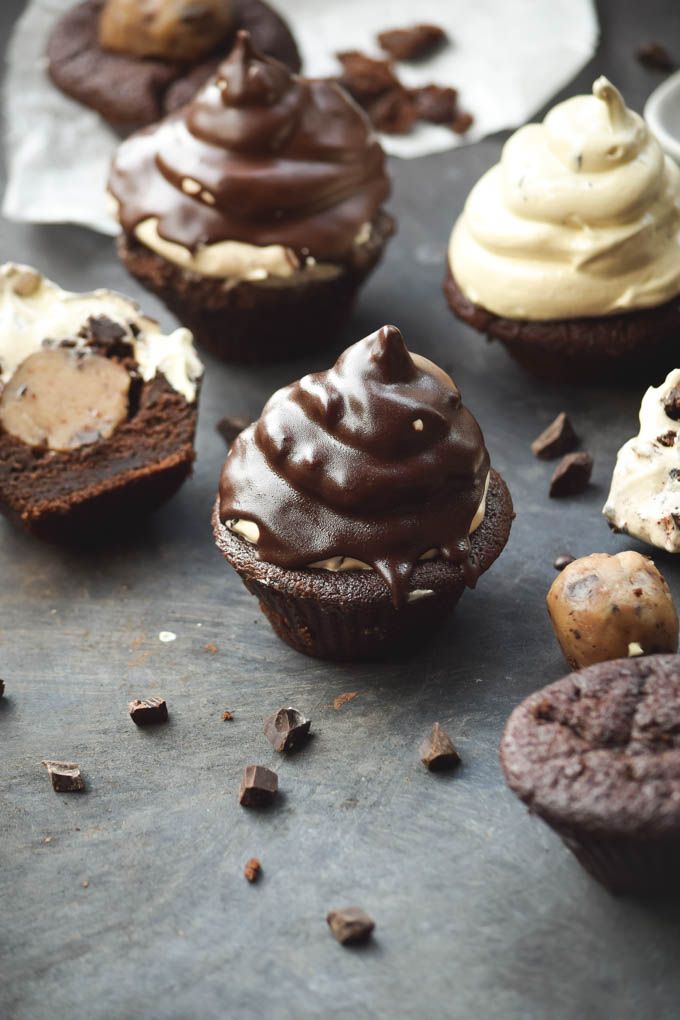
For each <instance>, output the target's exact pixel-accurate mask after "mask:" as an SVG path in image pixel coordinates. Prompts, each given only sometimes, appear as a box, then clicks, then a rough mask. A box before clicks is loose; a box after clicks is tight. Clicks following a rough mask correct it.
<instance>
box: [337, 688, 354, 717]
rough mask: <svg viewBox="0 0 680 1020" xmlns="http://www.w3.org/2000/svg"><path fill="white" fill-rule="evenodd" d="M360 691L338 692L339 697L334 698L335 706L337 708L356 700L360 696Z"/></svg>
mask: <svg viewBox="0 0 680 1020" xmlns="http://www.w3.org/2000/svg"><path fill="white" fill-rule="evenodd" d="M358 694H359V692H358V691H347V692H346V693H345V694H338V696H337V698H334V699H333V708H334V709H335V710H336V712H337V710H338V709H339V708H342V706H343V705H346V704H347V702H348V701H354V699H355V698H356V697H357V696H358Z"/></svg>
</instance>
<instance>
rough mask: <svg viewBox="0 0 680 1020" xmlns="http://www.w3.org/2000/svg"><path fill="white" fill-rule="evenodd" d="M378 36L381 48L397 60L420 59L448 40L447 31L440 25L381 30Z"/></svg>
mask: <svg viewBox="0 0 680 1020" xmlns="http://www.w3.org/2000/svg"><path fill="white" fill-rule="evenodd" d="M377 38H378V42H379V43H380V48H381V49H383V50H384V51H385V53H389V55H390V56H391V57H393V58H394V59H395V60H420V59H421V58H422V57H426V56H429V55H430V54H431V53H432V52H433V51H434V50H436V49H438V47H439V46H441V45H442V43H444V42H446V32H445V31H444V29H443V28H440V27H439V25H411V27H410V28H391V29H388V30H387V31H385V32H380V33H379V34H378V37H377Z"/></svg>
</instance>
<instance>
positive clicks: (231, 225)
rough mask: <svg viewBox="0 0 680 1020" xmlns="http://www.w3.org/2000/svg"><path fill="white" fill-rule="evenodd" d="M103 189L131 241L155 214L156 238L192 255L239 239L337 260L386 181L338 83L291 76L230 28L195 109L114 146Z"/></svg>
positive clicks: (368, 217)
mask: <svg viewBox="0 0 680 1020" xmlns="http://www.w3.org/2000/svg"><path fill="white" fill-rule="evenodd" d="M110 189H111V191H112V193H113V195H114V197H115V198H116V199H117V200H118V203H119V215H120V219H121V223H122V225H123V228H124V230H125V231H126V232H127V233H129V234H130V233H133V232H134V230H135V228H136V227H137V226H138V225H139V224H140V223H141V222H142V221H143V220H146V219H150V218H157V219H158V231H159V234H160V236H161V237H163V238H165V239H166V240H168V241H174V242H176V243H177V244H181V245H183V246H184V247H185V248H188V249H189V250H190V251H195V250H196V249H197V248H198V247H199V246H200V245H204V244H215V243H218V242H220V241H243V242H246V243H248V244H254V245H261V246H264V245H270V244H281V245H284V246H286V247H288V248H291V249H293V250H294V251H295V252H296V253H298V254H300V255H302V256H303V257H304V256H306V255H311V256H313V257H314V258H316V259H327V260H332V261H338V262H342V261H344V260H346V259H348V258H349V256H350V254H351V252H352V249H353V246H354V242H355V238H356V237H357V234H358V233H359V231H360V230H361V228H362V227H363V226H364V225H365V224H366V223H371V222H372V220H373V219H374V217H375V215H376V213H377V212H378V209H379V208H380V206H381V205H382V203H383V202H384V201H385V200H386V198H387V196H388V194H389V181H388V178H387V175H386V173H385V166H384V154H383V151H382V149H381V147H380V145H379V144H378V142H377V141H376V140H375V138H374V137H373V134H372V132H371V127H370V125H369V123H368V121H367V119H366V117H365V116H364V114H363V113H362V111H361V110H360V109H359V108H358V107H357V106H356V105H355V104H354V102H353V101H352V100H351V99H350V98H349V96H348V95H347V94H346V93H345V92H344V91H343V90H342V89H341V88H340V87H339V86H338V85H336V84H335V83H334V82H331V81H327V80H319V81H313V80H307V79H304V78H299V77H296V76H294V75H292V74H291V73H290V71H289V70H288V69H287V68H286V67H285V66H284V65H283V64H279V63H278V62H277V61H275V60H273V59H271V58H269V57H264V56H262V55H261V54H259V53H258V52H257V51H256V50H254V48H253V46H252V44H251V42H250V37H249V35H248V33H247V32H239V33H238V38H237V42H236V46H235V48H234V50H233V51H232V53H231V55H230V56H229V58H228V59H227V60H226V61H225V62H224V63H223V64H221V65H220V67H219V69H218V71H217V74H216V75H215V77H214V78H213V79H212V80H211V81H210V82H209V83H208V84H207V85H206V86H205V87H204V88H203V89H202V90H201V91H200V92H199V94H198V96H197V97H196V98H195V99H194V100H193V102H191V103H190V104H189V105H188V106H186V107H184V108H183V109H182V110H179V111H178V112H177V113H174V114H171V115H170V116H169V117H167V118H166V119H165V120H163V121H161V123H160V124H158V125H155V126H153V127H151V128H147V129H145V130H144V131H140V132H138V133H137V134H135V135H133V136H132V137H131V138H130V139H128V140H127V141H126V142H124V143H123V145H122V146H121V147H120V149H119V150H118V154H117V156H116V159H115V161H114V164H113V168H112V172H111V179H110ZM187 191H188V192H189V193H187Z"/></svg>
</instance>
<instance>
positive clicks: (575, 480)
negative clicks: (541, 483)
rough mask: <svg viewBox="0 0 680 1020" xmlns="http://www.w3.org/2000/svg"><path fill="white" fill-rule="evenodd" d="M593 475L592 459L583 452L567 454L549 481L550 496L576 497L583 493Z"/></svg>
mask: <svg viewBox="0 0 680 1020" xmlns="http://www.w3.org/2000/svg"><path fill="white" fill-rule="evenodd" d="M592 473H593V458H592V457H591V456H590V454H589V453H587V452H586V451H585V450H584V451H583V452H582V453H568V454H567V455H566V457H563V458H562V460H561V461H560V462H559V464H558V465H557V467H556V468H555V470H554V472H553V476H552V478H551V479H550V496H551V498H552V499H556V498H560V497H561V496H577V495H578V494H579V493H580V492H583V491H584V490H585V489H586V488H587V486H588V482H589V481H590V476H591V475H592Z"/></svg>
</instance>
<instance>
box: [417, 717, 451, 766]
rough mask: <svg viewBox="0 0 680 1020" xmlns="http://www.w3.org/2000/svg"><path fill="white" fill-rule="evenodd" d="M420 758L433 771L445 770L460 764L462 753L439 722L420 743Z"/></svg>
mask: <svg viewBox="0 0 680 1020" xmlns="http://www.w3.org/2000/svg"><path fill="white" fill-rule="evenodd" d="M420 760H421V761H422V763H423V765H427V767H428V769H430V771H431V772H443V771H444V770H445V769H453V768H455V767H456V765H459V764H460V755H459V754H458V751H456V749H455V747H454V746H453V744H452V743H451V738H450V737H449V735H448V733H446V732H445V731H444V730H443V729H442V728H441V726H440V724H439V723H438V722H436V723H435V724H434V726H433V727H432V732H431V733H430V735H429V736H428V737H427V738H426V739H425V740H424V741H423V742H422V744H421V745H420Z"/></svg>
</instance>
